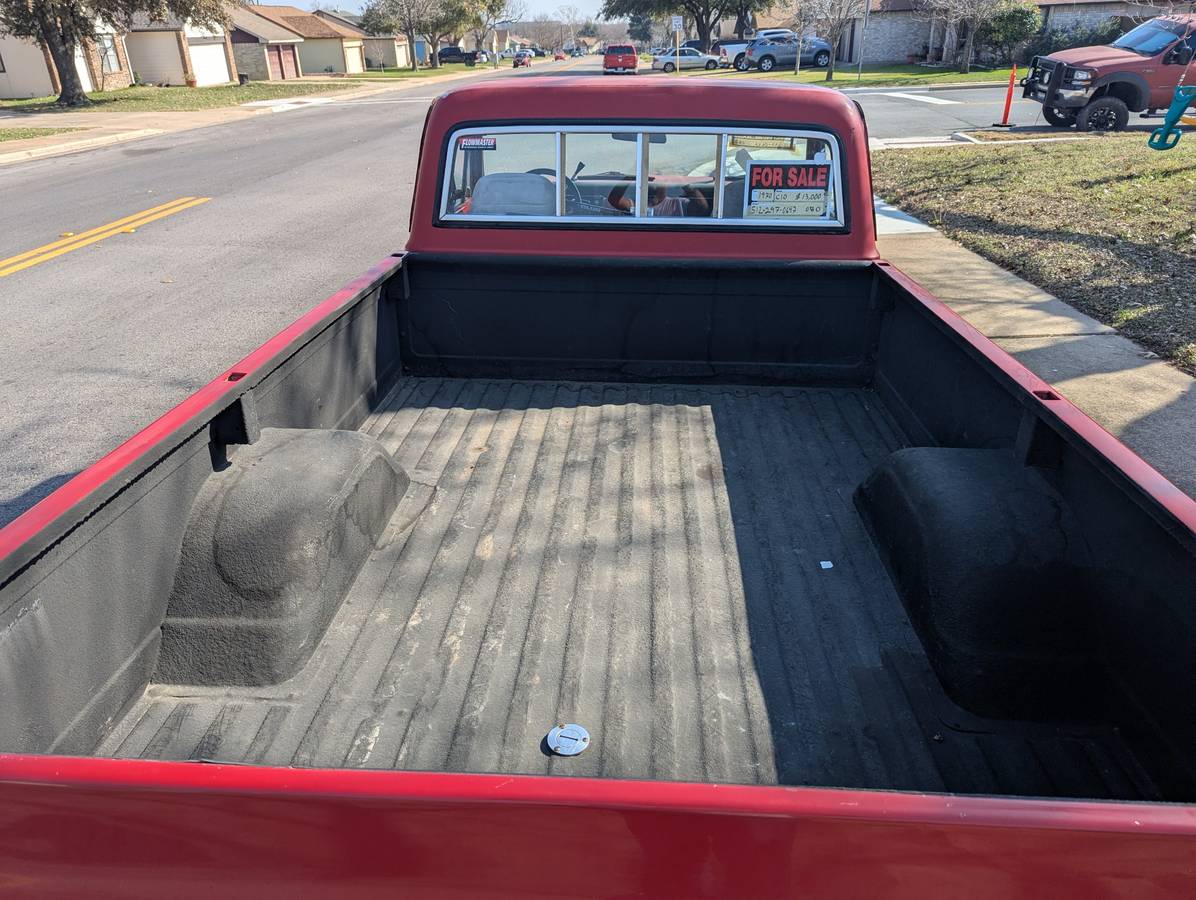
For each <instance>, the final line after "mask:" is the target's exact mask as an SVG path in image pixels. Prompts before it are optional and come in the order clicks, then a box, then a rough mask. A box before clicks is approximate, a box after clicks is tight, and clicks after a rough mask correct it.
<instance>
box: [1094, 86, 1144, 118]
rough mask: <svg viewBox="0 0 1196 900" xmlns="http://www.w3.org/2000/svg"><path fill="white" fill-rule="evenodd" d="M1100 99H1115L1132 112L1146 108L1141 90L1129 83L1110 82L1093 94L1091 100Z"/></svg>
mask: <svg viewBox="0 0 1196 900" xmlns="http://www.w3.org/2000/svg"><path fill="white" fill-rule="evenodd" d="M1100 97H1116V98H1117V99H1118V100H1120V101H1121V102H1122V103H1124V104H1125V105H1126V106H1128V107H1129V108H1130V109H1131V110H1132V111H1133V112H1138V111H1140V110H1143V109H1145V108H1146V98H1145V97H1144V96H1143V92H1142V90H1141V88H1139V87H1138V86H1137V85H1136V84H1134V83H1133V82H1130V81H1111V82H1109V83H1108V84H1104V85H1101V86H1100V87H1099V88H1097V89H1096V91H1094V92H1093V94H1092V99H1093V100H1096V99H1098V98H1100Z"/></svg>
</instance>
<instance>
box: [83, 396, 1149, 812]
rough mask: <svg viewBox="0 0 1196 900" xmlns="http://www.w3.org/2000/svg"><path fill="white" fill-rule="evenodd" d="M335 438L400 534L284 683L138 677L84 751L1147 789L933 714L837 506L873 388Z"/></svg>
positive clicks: (974, 721)
mask: <svg viewBox="0 0 1196 900" xmlns="http://www.w3.org/2000/svg"><path fill="white" fill-rule="evenodd" d="M363 430H365V431H366V432H368V433H370V434H373V435H376V436H377V437H379V438H380V439H381V441H382V442H383V444H384V445H385V446H386V448H387V449H388V450H390V451H392V452H393V453H394V455H395V458H396V460H397V461H398V462H399V464H400V465H401V466H402V467H403V468H404V469H405V470H406V471H407V472H409V473H411V476H412V478H413V481H414V483H415V489H414V490H412V491H410V492H409V493H408V495H407V497H406V498H405V499H404V503H406V504H407V505H408V508H407V509H400V510H397V511H396V514H395V522H396V523H401V524H405V523H407V522H410V521H411V520H412V519H413V517H414V524H413V525H412V526H410V527H408V528H406V530H405V531H403V532H402V533H391V534H388V535H387V536H386V538H385V545H384V546H383V547H382V548H381V549H380V550H378V551H376V552H375V553H374V554H373V555H372V557H371V558H370V559H369V560H368V561H367V563H366V564H365V566H364V568H363V570H362V572H361V574H360V575H359V577H358V580H357V583H356V585H355V586H354V588H353V589H352V591H351V592H350V594H349V596H348V597H347V599H346V601H345V603H344V604H343V606H342V608H341V610H340V613H339V614H338V615H337V617H336V618H335V619H334V621H333V622H332V624H331V625H330V627H329V629H328V633H327V634H326V636H325V637H324V639H323V641H322V642H321V644H320V646H319V648H318V649H317V650H316V652H315V655H314V656H313V658H312V660H311V661H310V663H309V664H308V666H307V667H306V669H305V670H304V671H303V672H302V673H300V674H299V675H298V676H296V677H295V678H294V679H292V680H290V681H288V682H285V683H283V684H280V685H277V686H275V687H269V688H263V687H252V688H236V689H227V688H224V689H222V688H196V687H193V686H186V685H171V684H151V685H150V687H149V688H148V690H147V691H146V694H145V696H144V697H143V698H142V700H141V701H139V702H138V703H137V705H136V706H135V707H134V708H133V709H132V710H131V711H130V712H129V713H128V715H126V716H125V718H124V721H123V722H122V723H121V725H120V726H119V727H118V728H117V729H116V730H115V731H114V732H113V734H112V735H111V736H110V737H109V738H108V739H107V740H106V741H105V742H104V743H103V744H102V745H101V746H100V747H99V748H98V750H97V752H98V753H99V754H101V755H113V756H120V757H141V758H150V759H211V760H221V761H229V762H248V763H259V764H272V765H297V766H324V767H363V768H404V769H442V770H451V771H476V772H510V773H533V774H535V773H541V774H542V773H549V772H551V773H553V774H562V775H591V776H593V775H598V776H604V777H622V778H664V779H681V780H693V781H717V782H734V783H763V784H775V783H781V784H807V785H811V784H812V785H835V786H851V787H879V788H894V789H906V790H928V791H943V790H947V791H956V792H968V793H975V792H983V793H988V792H991V793H1013V794H1047V795H1060V796H1077V797H1085V796H1086V797H1111V798H1122V799H1131V798H1140V797H1154V796H1156V792H1155V790H1154V788H1153V786H1152V785H1151V783H1150V781H1149V779H1148V778H1147V777H1146V776H1145V775H1144V774H1143V773H1142V771H1141V769H1140V767H1139V766H1138V765H1137V763H1136V762H1135V761H1134V759H1133V757H1132V755H1131V754H1130V753H1129V752H1128V751H1127V750H1126V748H1125V747H1124V746H1123V745H1122V744H1121V742H1120V740H1119V738H1118V736H1117V734H1116V732H1115V731H1113V730H1112V729H1109V728H1072V729H1070V730H1069V729H1060V728H1057V727H1051V726H1042V725H1039V726H1032V725H1028V724H1026V723H1019V722H1016V721H1014V722H1010V721H1003V722H996V721H987V720H984V719H980V718H978V717H975V716H969V715H967V714H966V713H964V712H963V711H962V710H960V709H959V708H958V707H955V706H954V705H953V704H952V703H950V701H948V700H947V699H946V697H945V696H944V695H943V694H942V691H941V689H939V688H938V686H937V683H936V682H935V679H934V676H933V675H932V674H931V672H930V668H929V666H928V664H927V661H926V657H925V653H924V652H923V650H922V648H921V645H920V643H919V641H918V638H917V636H916V635H915V634H914V632H913V629H912V628H911V626H910V624H909V620H908V618H907V616H906V614H905V611H904V609H903V608H902V605H901V601H900V600H899V599H898V597H897V595H896V594H895V592H894V590H893V587H892V584H891V583H890V580H889V578H888V575H887V574H886V572H885V570H884V567H883V566H882V565H881V562H880V560H879V558H878V556H877V555H876V553H875V551H874V550H873V548H872V546H871V544H870V543H869V541H868V538H867V535H866V533H865V531H864V528H863V525H862V522H861V520H860V517H859V515H858V514H857V512H856V510H855V508H854V506H853V503H852V492H853V490H854V488H855V486H856V485H857V484H858V483H859V482H860V481H861V480H862V479H863V478H864V477H865V476H866V475H867V474H868V473H869V472H870V471H871V470H872V469H873V467H874V466H875V465H876V464H877V463H878V462H879V461H880V460H882V459H883V458H884V457H885V456H887V455H888V454H889V453H890V452H891V451H893V450H895V449H897V448H898V447H899V446H901V445H902V443H903V441H902V439H901V438H900V437H899V433H898V431H897V429H896V428H895V426H894V425H893V423H892V422H891V421H890V420H889V419H888V417H887V416H886V415H885V413H884V412H883V409H882V408H881V405H880V403H879V402H878V400H877V398H876V396H875V395H874V394H873V393H872V392H871V391H866V390H858V389H856V390H852V389H837V390H819V389H797V388H759V387H699V386H689V385H683V386H676V385H652V386H648V385H640V384H602V383H593V384H578V383H544V382H519V381H491V380H461V379H440V378H414V379H406V380H404V381H403V382H402V383H400V384H399V385H398V387H397V388H396V389H395V391H394V392H393V393H392V395H391V396H390V397H389V398H387V400H386V402H385V403H384V404H383V405H382V407H381V408H380V409H379V410H378V411H377V412H375V413H374V414H373V415H372V416H371V417H370V418H369V419H367V421H366V422H365V424H364V425H363ZM412 507H414V508H412ZM416 513H418V516H416V515H415V514H416ZM556 722H577V723H580V724H583V725H585V726H586V727H587V728H588V729H589V730H590V732H591V734H592V735H593V738H594V743H593V745H592V746H591V747H590V749H589V750H588V751H587V752H586V753H585V754H583V755H582V756H580V757H577V758H571V759H563V758H551V757H549V756H548V755H546V754H545V753H543V752H542V749H541V745H540V739H541V738H542V737H543V736H544V734H545V733H546V732H547V731H548V729H549V728H550V727H551V726H552V725H553V724H555V723H556Z"/></svg>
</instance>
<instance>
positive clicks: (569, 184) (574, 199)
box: [524, 168, 585, 210]
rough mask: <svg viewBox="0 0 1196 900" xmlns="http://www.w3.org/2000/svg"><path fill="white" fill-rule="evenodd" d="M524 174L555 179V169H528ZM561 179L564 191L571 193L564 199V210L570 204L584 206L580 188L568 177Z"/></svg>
mask: <svg viewBox="0 0 1196 900" xmlns="http://www.w3.org/2000/svg"><path fill="white" fill-rule="evenodd" d="M524 174H525V175H547V176H549V177H551V178H556V169H546V168H539V169H528V170H527V171H526V172H524ZM563 177H564V179H565V190H566V191H567V192H571V193H570V194H569V195H567V196H566V197H565V209H566V210H568V208H569V205H570V204H571V203H572V204H574V205H575V206H582V205H584V203H585V201H584V200H583V199H582V196H581V188H579V187H578V186H577V184H576V183H575V182H574V181H573V179H572V178H570V177H569V176H568V175H565V176H563Z"/></svg>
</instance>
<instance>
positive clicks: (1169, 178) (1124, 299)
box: [872, 132, 1196, 374]
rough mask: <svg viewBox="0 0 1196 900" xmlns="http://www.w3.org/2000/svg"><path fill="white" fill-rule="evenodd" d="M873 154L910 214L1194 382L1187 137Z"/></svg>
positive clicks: (1194, 160)
mask: <svg viewBox="0 0 1196 900" xmlns="http://www.w3.org/2000/svg"><path fill="white" fill-rule="evenodd" d="M1146 137H1147V136H1146V134H1145V133H1144V132H1140V133H1135V134H1120V135H1105V136H1100V137H1093V138H1090V139H1087V140H1083V141H1067V142H1059V143H1036V144H1020V145H1019V144H994V145H992V146H987V147H979V146H975V145H971V146H962V147H960V148H959V149H956V148H934V149H920V150H884V151H880V152H878V153H874V154H873V156H872V166H873V170H874V187H875V190H876V193H877V194H879V195H880V196H881V197H883V198H884V199H885V200H887V201H889V202H890V203H893V204H894V205H896V206H898V207H900V208H901V209H903V210H905V211H906V212H909V213H911V214H913V215H915V216H918V217H919V218H921V219H923V220H924V221H926V222H929V223H930V224H931V225H934V226H935V227H936V228H940V229H941V230H942V231H943V232H944V233H946V234H947V235H948V236H949V237H952V238H954V239H955V240H957V241H959V242H960V243H961V244H963V245H964V246H966V247H968V248H969V249H971V250H973V251H975V252H976V253H979V254H981V255H982V256H985V257H987V258H989V259H991V260H992V261H993V262H995V263H997V264H998V265H1001V266H1003V267H1005V268H1006V269H1009V270H1010V271H1013V272H1016V273H1017V274H1018V275H1020V276H1021V277H1023V278H1025V279H1026V280H1027V281H1030V282H1033V283H1034V284H1037V285H1039V286H1040V287H1042V288H1043V289H1045V290H1047V291H1049V292H1051V293H1052V294H1054V295H1055V296H1057V297H1059V298H1061V299H1063V300H1065V301H1067V302H1068V303H1070V304H1071V305H1072V306H1075V307H1076V308H1077V309H1080V310H1083V311H1084V312H1086V313H1088V314H1089V315H1091V316H1093V317H1095V318H1097V319H1099V320H1100V321H1102V322H1104V323H1106V324H1108V325H1111V326H1113V327H1114V328H1116V329H1118V330H1119V331H1121V332H1122V333H1123V334H1125V335H1126V336H1127V337H1130V338H1132V339H1134V340H1135V341H1138V342H1139V343H1140V344H1142V345H1144V346H1145V347H1148V348H1149V349H1150V350H1153V351H1154V352H1155V353H1158V354H1159V355H1160V356H1163V357H1165V358H1167V359H1170V360H1171V361H1173V362H1174V363H1175V364H1176V365H1178V366H1179V367H1180V368H1182V369H1184V370H1185V371H1187V372H1190V373H1192V374H1196V298H1194V296H1193V291H1192V286H1193V285H1194V284H1196V133H1193V132H1189V133H1188V134H1186V135H1185V136H1184V138H1183V139H1182V140H1181V141H1180V143H1179V146H1178V147H1176V148H1175V149H1174V150H1169V151H1167V152H1165V153H1160V152H1158V151H1155V150H1151V149H1150V148H1149V147H1147V146H1146Z"/></svg>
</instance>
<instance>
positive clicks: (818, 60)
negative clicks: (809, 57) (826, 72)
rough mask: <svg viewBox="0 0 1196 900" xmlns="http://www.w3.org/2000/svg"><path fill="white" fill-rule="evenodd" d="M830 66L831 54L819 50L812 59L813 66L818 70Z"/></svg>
mask: <svg viewBox="0 0 1196 900" xmlns="http://www.w3.org/2000/svg"><path fill="white" fill-rule="evenodd" d="M830 64H831V54H830V52H829V51H827V50H819V51H818V53H817V55H815V57H814V65H816V66H817V67H818V68H820V69H825V68H826V67H827V66H829V65H830Z"/></svg>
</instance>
